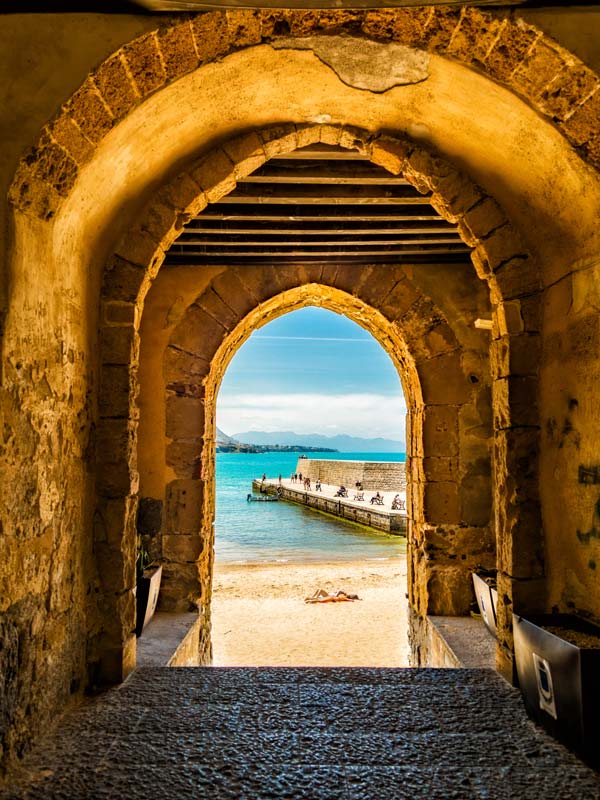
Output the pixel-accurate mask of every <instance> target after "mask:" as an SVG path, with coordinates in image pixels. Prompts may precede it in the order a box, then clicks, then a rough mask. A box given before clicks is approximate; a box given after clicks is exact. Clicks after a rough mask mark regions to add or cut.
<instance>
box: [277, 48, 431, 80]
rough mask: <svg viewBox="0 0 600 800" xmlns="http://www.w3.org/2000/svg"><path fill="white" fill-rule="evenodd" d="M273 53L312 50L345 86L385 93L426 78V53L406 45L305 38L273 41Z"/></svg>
mask: <svg viewBox="0 0 600 800" xmlns="http://www.w3.org/2000/svg"><path fill="white" fill-rule="evenodd" d="M270 45H271V47H273V48H274V49H276V50H312V52H313V53H314V54H315V55H316V56H317V58H319V59H320V60H321V61H322V62H323V63H324V64H325V65H326V66H328V67H330V68H331V69H332V70H333V71H334V72H335V73H336V75H337V76H338V78H339V79H340V80H341V81H343V83H345V84H347V85H348V86H352V87H353V88H355V89H364V90H366V91H369V92H376V93H381V92H387V91H388V89H392V88H393V87H394V86H407V85H409V84H414V83H421V82H422V81H425V80H427V78H428V77H429V62H430V56H429V53H426V52H425V51H424V50H418V49H416V48H412V47H406V45H402V44H396V43H395V42H392V43H391V44H380V43H379V42H372V41H369V40H365V39H358V38H356V37H353V36H306V37H300V38H295V39H294V38H286V39H283V38H282V39H274V40H273V41H271V42H270Z"/></svg>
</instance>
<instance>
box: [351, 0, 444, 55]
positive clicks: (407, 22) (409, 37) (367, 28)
mask: <svg viewBox="0 0 600 800" xmlns="http://www.w3.org/2000/svg"><path fill="white" fill-rule="evenodd" d="M432 13H433V12H432V9H430V8H394V9H378V10H377V11H367V12H365V14H364V19H363V21H362V30H363V31H364V33H366V35H367V36H370V37H372V38H373V39H379V40H382V41H386V40H388V39H393V40H394V41H396V42H400V43H401V44H404V45H407V46H408V47H423V46H425V45H426V37H425V26H426V24H427V22H428V20H429V18H430V17H431V15H432Z"/></svg>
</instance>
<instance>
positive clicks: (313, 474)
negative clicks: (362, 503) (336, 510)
mask: <svg viewBox="0 0 600 800" xmlns="http://www.w3.org/2000/svg"><path fill="white" fill-rule="evenodd" d="M296 472H301V473H302V475H303V476H305V477H307V478H310V479H311V481H312V482H313V483H314V481H316V480H317V478H318V479H319V480H320V481H321V483H328V484H330V485H331V486H341V485H342V484H344V486H347V487H348V488H350V489H352V488H354V486H355V485H356V482H357V481H360V482H361V483H362V486H363V489H365V490H366V491H380V492H401V491H404V490H405V489H406V464H405V463H404V462H403V461H334V460H329V459H325V458H299V459H298V464H297V465H296ZM286 477H288V476H286Z"/></svg>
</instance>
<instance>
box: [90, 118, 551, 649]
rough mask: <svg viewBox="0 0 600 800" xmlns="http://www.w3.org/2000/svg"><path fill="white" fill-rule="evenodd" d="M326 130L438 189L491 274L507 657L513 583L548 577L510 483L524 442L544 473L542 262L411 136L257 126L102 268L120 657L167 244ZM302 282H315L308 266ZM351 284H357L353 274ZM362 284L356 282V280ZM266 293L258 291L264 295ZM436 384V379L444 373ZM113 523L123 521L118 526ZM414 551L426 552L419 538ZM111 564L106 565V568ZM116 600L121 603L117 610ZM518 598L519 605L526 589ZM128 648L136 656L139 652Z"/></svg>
mask: <svg viewBox="0 0 600 800" xmlns="http://www.w3.org/2000/svg"><path fill="white" fill-rule="evenodd" d="M318 141H321V142H325V143H328V144H335V145H339V146H342V147H346V148H351V149H358V150H360V151H361V152H362V153H364V154H365V155H367V156H368V157H369V159H371V160H372V161H373V162H374V163H376V164H379V165H381V166H383V167H384V168H386V169H387V170H389V171H390V172H392V173H393V174H400V173H402V174H404V175H405V176H406V178H407V179H408V180H409V181H410V182H411V183H413V185H415V186H416V188H417V189H420V190H421V191H429V190H431V191H432V192H433V198H432V204H433V205H434V207H435V208H436V209H437V210H438V211H439V213H440V214H441V215H442V216H444V217H445V218H446V219H448V220H450V221H452V222H457V223H458V224H459V229H460V231H461V235H462V236H463V238H464V240H465V241H466V242H468V243H469V244H470V245H471V246H473V247H474V250H473V256H472V260H473V264H474V267H475V270H476V272H477V274H478V276H479V277H480V278H481V279H483V280H485V281H486V282H487V284H488V287H489V292H490V301H491V305H492V308H493V316H494V331H493V339H494V343H493V346H492V350H493V358H492V363H493V365H494V370H493V372H492V376H491V377H492V393H493V407H494V415H495V418H494V431H495V457H494V475H495V483H496V496H495V503H494V508H495V513H496V521H495V522H496V524H495V526H496V532H497V535H498V537H499V545H498V548H499V549H498V552H499V554H500V561H499V574H500V583H501V587H502V590H503V596H505V597H506V598H507V603H506V604H505V609H506V611H505V612H503V613H505V616H504V618H503V621H502V624H501V631H502V638H501V642H502V646H503V648H504V652H505V653H506V654H507V656H509V655H510V652H511V633H510V631H511V625H510V621H509V615H510V612H511V610H512V604H513V591H514V589H515V588H517V589H523V590H524V591H529V586H530V585H531V583H530V582H531V581H534V582H535V581H539V579H540V578H541V577H542V576H543V569H544V567H543V547H542V544H541V541H542V538H541V522H540V516H539V513H540V512H539V500H538V496H537V487H536V484H535V482H532V481H526V482H525V483H524V485H523V487H522V490H521V489H519V490H518V491H517V492H514V491H512V488H510V489H509V487H512V486H513V484H514V482H515V481H516V482H517V483H519V478H518V469H517V463H516V461H515V460H514V459H515V458H517V459H518V458H522V456H523V453H524V452H525V451H526V452H527V454H528V458H529V459H530V461H531V462H532V465H533V466H532V470H533V472H534V473H535V472H536V470H537V466H536V463H537V460H536V459H537V447H538V445H537V437H538V432H539V423H538V420H537V416H536V414H537V406H536V403H535V400H534V401H533V402H531V395H530V394H529V392H530V390H531V389H532V388H533V389H534V390H535V386H536V375H537V368H538V365H537V361H536V360H535V358H534V357H533V355H530V354H534V353H535V349H534V347H532V343H533V342H535V341H536V340H537V336H538V334H539V330H538V326H539V317H538V313H537V303H538V299H539V289H540V280H539V275H538V271H537V266H536V264H535V261H534V259H532V258H531V257H530V255H529V254H528V253H527V252H526V250H525V248H524V247H523V245H522V243H521V240H520V237H519V235H518V233H517V231H516V230H515V228H514V227H513V226H512V225H511V223H510V221H509V220H508V219H507V217H506V215H505V214H504V212H503V211H502V209H501V208H500V206H499V205H498V204H497V203H496V202H495V201H494V199H493V198H491V197H489V196H488V195H487V194H486V193H485V192H483V190H482V189H481V188H480V187H478V186H476V185H475V184H474V183H473V182H472V181H471V180H470V179H469V178H468V177H467V176H466V175H464V174H463V173H461V172H460V171H459V170H457V169H456V168H455V167H454V166H453V165H451V164H450V163H448V162H447V161H446V160H444V159H443V158H441V157H439V156H438V155H436V154H435V153H433V152H431V151H430V150H428V149H426V148H424V147H422V146H419V145H417V144H416V143H414V142H412V141H410V140H408V139H406V138H401V137H394V136H391V135H387V134H385V135H375V136H372V135H370V134H368V133H366V132H364V131H360V130H358V129H354V128H343V127H342V128H337V127H335V126H330V125H315V126H295V125H284V126H279V127H275V128H269V129H266V130H261V131H251V132H248V133H246V134H244V135H242V136H239V137H237V138H235V139H233V140H231V141H229V142H226V143H224V144H223V145H222V146H221V147H218V148H217V149H216V150H214V151H212V152H211V153H208V154H206V155H204V156H202V157H201V158H200V159H198V160H197V161H195V162H194V163H192V164H190V165H189V166H188V168H187V169H186V170H185V171H184V172H182V173H180V175H179V176H177V178H176V179H175V180H173V181H172V182H171V183H170V184H168V185H167V186H164V187H163V188H162V189H161V190H160V191H159V192H158V193H157V194H156V196H155V197H154V199H153V201H152V202H151V203H150V204H149V206H148V207H147V209H146V211H145V212H144V213H142V214H141V215H140V217H139V221H138V223H137V224H136V226H135V227H134V228H132V229H131V230H129V231H128V232H127V233H126V235H125V236H124V238H123V239H122V241H121V243H120V244H119V245H118V247H117V248H116V253H115V255H114V256H113V257H112V258H111V259H110V261H109V263H108V265H107V268H106V270H105V273H104V279H103V288H102V301H101V353H102V354H103V355H102V367H101V377H100V415H101V418H100V421H99V440H100V441H101V442H102V446H101V448H100V450H99V464H98V491H99V505H98V510H97V517H98V518H99V519H101V520H102V531H103V539H104V541H106V542H108V543H110V545H109V546H108V548H106V551H105V552H104V551H103V548H100V550H99V560H100V564H101V566H102V564H103V562H104V561H106V560H108V562H111V563H112V561H113V559H117V561H118V560H120V559H121V560H122V569H119V570H118V571H117V572H115V571H114V570H113V571H111V573H110V577H109V578H107V579H106V582H105V585H104V587H103V588H104V593H103V597H104V600H105V602H106V609H107V613H106V619H107V620H108V621H109V624H108V626H107V629H106V631H105V633H104V639H105V641H104V645H101V649H105V650H107V651H108V652H109V653H110V654H111V655H110V658H109V659H108V662H107V663H109V664H114V663H120V662H119V659H120V658H121V656H120V655H119V653H121V654H122V653H123V652H127V653H130V649H131V647H132V646H133V643H132V638H131V634H130V633H129V631H130V629H131V618H132V613H133V611H132V609H133V604H132V600H129V601H126V600H125V598H126V597H127V594H131V591H132V588H133V555H134V541H135V531H134V528H135V507H136V498H137V491H138V474H137V462H136V459H137V451H136V434H137V424H138V412H137V402H136V398H137V392H138V384H137V358H138V352H139V323H140V319H141V315H142V310H143V303H144V298H145V296H146V293H147V292H148V289H149V287H150V285H151V282H152V280H153V278H154V277H155V276H156V274H157V272H158V270H159V268H160V265H161V263H162V260H163V258H164V253H165V252H166V250H167V249H168V247H169V246H170V245H171V244H172V242H173V241H174V240H175V239H176V237H177V235H178V233H179V231H180V230H181V228H182V226H183V224H185V222H186V221H187V220H188V219H190V218H191V217H192V216H194V215H196V214H198V213H199V212H200V211H201V210H202V209H203V208H204V207H205V206H206V205H207V204H208V203H209V202H213V201H215V200H217V199H219V198H220V197H222V196H224V195H225V194H227V193H228V192H230V191H231V190H232V189H233V188H234V187H235V185H236V179H237V178H238V177H241V176H244V175H248V174H249V173H250V172H252V171H253V170H254V169H256V168H257V167H258V166H260V165H261V164H262V163H264V161H265V160H267V159H268V158H270V157H271V156H272V155H274V154H276V153H282V152H289V151H291V150H293V149H295V148H297V147H303V146H306V145H309V144H311V143H315V142H318ZM272 280H273V284H272V285H273V286H275V287H276V288H277V290H278V291H279V292H281V291H286V290H287V289H288V288H290V286H295V285H296V282H297V276H296V275H295V274H294V275H292V274H291V273H290V270H289V269H283V270H278V272H277V275H276V276H272ZM290 281H291V283H290ZM304 281H305V282H307V283H310V282H311V277H310V275H309V274H308V271H307V272H306V273H305V275H304ZM259 284H260V285H262V286H265V287H267V286H268V293H267V296H268V297H270V296H271V294H270V293H271V291H272V289H271V284H267V281H266V279H265V276H264V275H263V276H262V278H261V280H260V281H259ZM350 285H351V286H353V287H355V286H356V285H357V283H356V276H355V275H353V276H352V279H351V281H350ZM341 288H344V287H343V286H342V287H341ZM352 292H353V293H355V289H354V288H353V289H352ZM264 299H265V298H259V299H258V302H259V303H261V302H263V301H264ZM413 303H414V305H415V307H417V308H418V302H417V298H414V297H413ZM411 308H412V306H411ZM202 314H203V316H204V322H205V324H206V325H207V328H206V330H207V331H210V333H209V334H207V335H209V336H210V337H213V338H214V341H215V345H218V344H219V343H220V341H221V339H223V337H224V336H225V335H226V333H227V328H226V326H220V325H219V324H215V321H214V319H212V317H211V316H210V314H207V313H206V312H205V311H203V312H202ZM417 318H418V313H417ZM444 325H446V323H445V322H444V321H443V319H441V320H440V323H439V328H440V331H441V335H440V331H436V330H434V331H429V332H428V334H426V335H431V337H432V341H433V340H435V339H436V337H438V335H439V340H440V341H442V342H444V341H445V340H446V337H447V334H446V333H445V328H444ZM446 327H447V325H446ZM513 340H514V347H513ZM424 341H425V339H424ZM514 353H519V354H520V355H519V356H515V355H513V354H514ZM436 357H438V358H449V356H448V355H446V354H437V355H436ZM422 380H426V379H425V378H422ZM432 383H433V384H435V379H433V380H432ZM534 396H535V391H534ZM127 409H129V411H127ZM432 483H434V482H432ZM438 488H439V487H438ZM434 491H435V490H434ZM111 525H112V526H113V527H114V530H111ZM500 540H501V541H500ZM534 540H535V541H534ZM513 542H515V543H516V546H513ZM525 543H526V545H527V546H526V547H525V546H524V545H525ZM414 552H415V554H417V553H419V552H420V551H419V550H417V549H415V550H414ZM524 554H525V555H524ZM427 557H428V556H427V554H426V552H425V550H423V551H422V554H421V556H420V557H419V559H417V560H416V561H415V570H416V569H417V565H418V564H419V563H424V561H425V560H426V558H427ZM101 573H102V574H106V572H105V571H104V570H101ZM414 574H416V572H414ZM460 581H462V578H461V579H460ZM460 581H459V582H460ZM416 583H418V584H419V585H424V584H423V581H419V580H417V581H416ZM426 583H427V581H425V584H426ZM463 584H464V582H463ZM415 585H416V584H415ZM444 585H446V584H444ZM530 594H531V593H530ZM438 596H441V594H440V593H438ZM415 597H416V595H415ZM111 598H112V599H111ZM115 602H117V603H118V605H119V610H118V611H117V610H116V609H115ZM445 602H446V606H447V607H451V606H452V603H451V601H450V600H448V598H447V601H445ZM515 602H516V603H517V605H519V603H520V600H519V598H517V599H516V600H515ZM415 604H416V605H417V606H418V608H419V610H420V612H421V613H425V612H426V611H427V610H428V608H429V610H431V606H430V604H429V602H428V600H424V601H423V602H420V604H418V603H417V602H415ZM442 605H443V604H442ZM441 607H442V606H440V608H441ZM455 607H456V606H455ZM125 641H128V642H129V649H128V648H124V642H125ZM126 659H130V655H127V656H126Z"/></svg>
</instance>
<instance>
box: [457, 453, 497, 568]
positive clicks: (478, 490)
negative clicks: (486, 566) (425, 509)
mask: <svg viewBox="0 0 600 800" xmlns="http://www.w3.org/2000/svg"><path fill="white" fill-rule="evenodd" d="M486 463H487V470H488V473H489V468H490V462H489V459H487V462H486ZM476 467H477V465H476ZM459 493H460V515H461V518H462V520H463V521H464V522H465V523H466V524H467V525H472V526H479V527H483V526H485V525H488V524H489V523H490V519H491V517H492V509H493V501H492V488H491V485H490V476H489V474H488V475H485V476H484V475H472V474H467V475H466V476H464V477H463V478H462V479H461V481H460V487H459ZM490 566H493V565H490Z"/></svg>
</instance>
